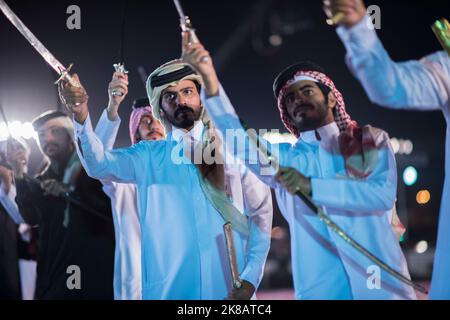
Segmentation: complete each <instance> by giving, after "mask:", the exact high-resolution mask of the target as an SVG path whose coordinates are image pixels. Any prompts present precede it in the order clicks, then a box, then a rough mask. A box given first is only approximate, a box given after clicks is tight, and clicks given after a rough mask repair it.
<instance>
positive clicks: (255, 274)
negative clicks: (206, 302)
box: [241, 166, 273, 288]
mask: <svg viewBox="0 0 450 320" xmlns="http://www.w3.org/2000/svg"><path fill="white" fill-rule="evenodd" d="M241 183H242V193H243V198H244V209H245V213H246V214H247V216H248V222H249V228H250V236H249V243H248V250H247V255H246V265H245V267H244V270H243V271H242V273H241V279H243V280H246V281H248V282H250V283H251V284H253V286H254V287H255V288H258V286H259V283H260V282H261V279H262V276H263V273H264V266H265V262H266V259H267V255H268V253H269V249H270V233H271V230H272V217H273V206H272V195H271V193H270V188H269V187H268V186H266V185H265V184H263V183H262V182H261V181H260V180H259V179H258V178H257V177H256V176H255V175H254V174H253V173H252V172H251V171H249V170H247V169H246V168H245V167H243V166H242V167H241Z"/></svg>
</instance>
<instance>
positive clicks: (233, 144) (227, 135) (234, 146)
mask: <svg viewBox="0 0 450 320" xmlns="http://www.w3.org/2000/svg"><path fill="white" fill-rule="evenodd" d="M201 96H202V101H203V102H204V103H205V107H206V109H207V111H208V115H209V116H210V117H211V119H212V120H213V122H214V124H215V126H216V128H217V129H218V130H219V131H220V133H221V134H222V137H223V139H224V142H225V147H226V149H227V156H228V155H231V156H232V157H234V158H236V159H238V160H240V161H242V162H243V163H244V164H245V166H246V167H247V168H249V169H250V170H251V171H252V172H253V173H254V174H255V175H256V176H257V177H258V178H259V179H260V180H261V181H263V182H264V183H265V184H267V185H269V186H270V187H272V188H278V187H279V183H278V182H276V181H275V179H274V175H275V174H276V169H277V168H275V169H274V168H272V167H270V165H269V164H268V163H267V161H264V160H262V159H261V158H260V157H259V156H257V155H258V151H257V148H256V146H255V144H254V143H253V142H250V138H249V136H248V134H247V132H246V130H245V129H244V128H243V126H242V124H241V122H240V120H239V117H238V116H237V114H236V111H235V110H234V108H233V105H232V104H231V102H230V100H229V99H228V96H227V95H226V93H225V91H224V89H223V88H222V86H220V89H219V94H218V95H217V96H214V97H206V94H205V91H204V89H202V92H201ZM259 143H260V144H263V145H264V146H265V148H266V149H267V150H268V152H269V153H270V154H271V156H273V158H276V159H277V160H278V164H279V165H280V166H283V163H284V159H285V158H286V159H287V158H288V157H289V155H287V154H284V150H285V149H284V148H282V147H281V146H282V145H281V144H271V143H270V142H269V141H267V140H265V139H263V138H262V137H259ZM228 160H229V159H228V158H226V161H228ZM266 160H267V159H266ZM299 164H300V168H298V169H299V170H302V169H303V165H305V164H306V157H305V156H304V155H302V154H299Z"/></svg>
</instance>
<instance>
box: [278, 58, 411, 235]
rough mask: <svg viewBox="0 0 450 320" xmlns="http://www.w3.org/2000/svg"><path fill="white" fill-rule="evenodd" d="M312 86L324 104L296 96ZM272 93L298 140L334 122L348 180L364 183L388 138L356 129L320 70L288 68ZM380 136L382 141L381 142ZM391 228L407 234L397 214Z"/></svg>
mask: <svg viewBox="0 0 450 320" xmlns="http://www.w3.org/2000/svg"><path fill="white" fill-rule="evenodd" d="M314 86H317V88H316V89H319V90H320V91H321V92H322V94H323V97H324V103H317V101H314V98H313V96H314V94H311V95H310V96H308V94H303V93H296V92H295V91H302V90H303V89H306V90H311V89H310V88H311V87H312V88H314ZM299 89H300V90H299ZM273 90H274V94H275V97H276V99H277V102H278V109H279V111H280V116H281V120H282V122H283V124H284V125H285V127H286V128H287V129H288V130H289V132H291V133H292V134H293V135H294V136H296V137H297V138H299V137H300V135H301V132H305V131H310V130H316V129H318V128H320V127H323V126H325V125H327V124H329V123H331V122H336V125H337V126H338V128H339V131H340V135H339V138H338V141H339V149H340V150H339V151H340V153H341V154H342V156H343V157H344V162H345V168H346V171H347V174H348V176H349V177H351V178H355V179H365V178H367V177H368V176H369V175H370V174H371V173H372V171H373V170H374V168H375V167H376V165H377V162H378V150H379V149H381V148H388V144H389V142H388V141H387V138H388V136H387V134H386V133H384V132H383V131H382V130H380V129H377V128H373V127H371V126H364V127H362V128H359V127H358V126H357V123H356V122H355V121H353V120H352V119H351V118H350V116H349V115H348V113H347V111H346V109H345V101H344V98H343V96H342V94H341V92H340V91H339V90H338V89H337V88H336V86H335V84H334V82H333V81H332V80H331V79H330V78H329V77H328V76H327V75H326V74H325V71H324V70H323V69H322V68H321V67H319V66H317V65H315V64H314V63H311V62H300V63H296V64H294V65H291V66H289V67H288V68H286V69H285V70H283V71H282V72H281V73H280V74H279V75H278V76H277V78H276V79H275V81H274V85H273ZM311 92H312V91H311ZM316 134H317V131H316ZM383 135H384V136H385V138H384V139H380V137H382V136H383ZM319 138H320V137H319ZM376 141H378V142H376ZM379 141H382V143H380V142H379ZM280 178H282V175H280ZM305 184H308V183H307V182H305ZM292 187H294V186H292ZM307 191H309V190H307ZM392 227H393V230H394V232H395V233H396V235H397V237H400V236H401V235H402V234H403V233H404V232H405V230H406V229H405V227H404V226H403V224H402V223H401V222H400V220H399V219H398V217H397V215H396V213H394V214H393V218H392Z"/></svg>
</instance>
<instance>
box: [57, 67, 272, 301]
mask: <svg viewBox="0 0 450 320" xmlns="http://www.w3.org/2000/svg"><path fill="white" fill-rule="evenodd" d="M148 83H149V86H150V87H151V88H149V90H148V93H149V99H150V101H151V103H152V106H153V107H155V105H154V103H153V100H152V98H153V99H154V100H155V99H156V101H160V100H163V101H164V102H163V103H161V105H159V104H158V103H156V104H157V105H158V108H159V107H161V110H164V111H161V113H160V112H155V111H154V112H153V114H154V115H155V116H156V115H159V117H162V119H163V123H164V124H165V126H166V130H167V128H168V127H169V126H170V129H171V130H170V131H169V133H168V135H167V139H166V140H164V141H142V142H140V143H138V144H136V145H134V146H132V147H130V148H126V149H118V150H110V151H108V150H105V149H104V147H103V145H102V143H101V142H100V141H99V139H98V138H97V137H96V136H95V134H94V132H93V129H92V125H91V122H90V118H89V116H88V109H87V98H86V95H85V91H84V89H83V88H81V89H77V88H73V87H70V85H66V88H65V89H64V90H66V102H67V101H69V102H68V105H69V107H70V108H71V109H72V110H73V111H74V117H75V120H76V121H75V126H76V133H77V136H78V139H79V146H80V151H81V152H82V154H83V157H84V161H85V165H86V171H87V172H88V173H89V174H90V175H91V176H92V177H95V178H98V179H102V180H112V181H118V182H126V183H135V184H136V185H137V190H138V192H137V195H138V212H139V215H140V224H141V232H142V298H143V299H224V298H226V297H227V296H228V297H230V298H236V299H249V298H251V297H252V296H253V295H254V292H255V289H256V288H257V287H258V284H259V282H260V280H261V277H262V272H263V268H264V263H265V259H266V256H267V253H268V249H269V243H270V229H271V222H272V204H271V197H270V190H269V189H268V188H267V187H265V186H264V185H263V184H261V183H259V182H258V180H257V179H256V177H254V176H252V174H251V173H250V172H248V171H246V170H245V167H243V166H240V172H239V174H240V175H242V184H241V187H240V188H241V190H229V188H227V187H226V186H227V185H228V186H235V185H236V184H235V183H233V182H232V181H231V183H227V182H226V181H227V180H233V179H236V178H239V176H233V175H230V174H229V169H232V168H231V167H228V166H224V180H225V192H226V195H228V196H229V197H230V198H231V199H232V200H230V199H222V200H223V201H222V202H221V203H222V205H223V206H225V207H226V208H229V205H230V204H232V205H234V206H235V210H234V211H233V210H230V211H226V210H223V212H222V209H223V206H217V203H215V202H212V201H210V199H211V198H209V195H208V194H206V193H205V181H204V180H203V179H202V175H201V173H200V170H199V169H198V168H197V166H196V165H197V163H195V162H194V161H192V160H190V159H188V158H186V157H185V156H184V154H187V153H189V152H188V151H189V150H188V149H189V147H190V146H191V144H193V145H194V146H198V145H199V144H203V143H208V142H212V141H213V140H214V139H208V140H205V139H204V136H205V131H206V128H205V124H204V122H203V121H202V120H201V119H200V116H199V115H200V114H204V113H203V111H202V110H203V107H202V105H201V101H200V99H199V91H198V88H199V87H200V86H201V82H200V81H199V77H198V76H197V75H196V74H195V73H194V72H193V70H192V69H190V68H189V67H188V66H187V65H186V64H184V63H181V62H179V61H173V62H170V63H168V64H165V65H163V66H161V67H160V68H158V69H157V70H155V72H153V73H152V75H150V77H149V81H148ZM78 90H81V91H78ZM63 95H64V93H63ZM80 97H81V98H80ZM76 103H80V104H79V105H78V106H77V105H76ZM164 112H165V113H164ZM163 116H164V117H163ZM171 123H172V124H171ZM175 123H176V124H177V125H178V126H177V125H176V124H175ZM194 163H195V164H194ZM237 185H238V186H239V183H238V184H237ZM239 191H241V193H240V194H239ZM235 194H237V195H238V197H236V198H235V197H234V196H235ZM216 195H217V194H215V196H216ZM225 197H226V196H225ZM227 212H228V213H229V212H234V213H236V212H239V215H236V214H227ZM229 220H231V222H232V224H233V225H234V226H235V227H236V228H235V230H234V231H233V235H234V242H235V247H236V248H235V252H236V256H237V261H238V268H239V273H240V277H241V279H242V280H243V281H242V287H241V288H240V289H232V288H231V284H232V283H231V275H230V270H229V266H228V261H227V254H226V248H225V241H224V236H223V224H224V223H225V221H229Z"/></svg>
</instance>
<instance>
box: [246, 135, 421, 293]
mask: <svg viewBox="0 0 450 320" xmlns="http://www.w3.org/2000/svg"><path fill="white" fill-rule="evenodd" d="M247 135H248V136H249V138H250V142H251V143H252V144H253V145H254V146H255V148H256V150H258V151H259V154H260V156H261V157H262V158H265V160H266V161H267V162H266V163H268V164H269V165H270V166H271V167H272V168H273V169H274V170H275V171H278V167H279V166H278V160H277V159H276V158H275V157H274V156H273V155H271V153H270V151H269V150H267V148H266V147H265V145H264V143H258V141H259V137H258V136H257V135H256V133H254V132H253V130H247ZM295 195H296V196H297V197H299V198H300V199H302V200H303V202H304V203H305V205H306V206H307V207H308V208H309V209H311V210H312V211H313V212H314V213H315V214H316V215H317V216H318V218H319V219H320V221H322V222H323V223H325V224H326V225H327V226H328V227H329V228H330V229H331V230H332V231H333V232H334V233H336V234H337V235H338V236H339V237H341V238H342V239H343V240H344V241H345V242H347V243H348V244H349V245H351V246H352V247H353V248H354V249H356V250H357V251H358V252H359V253H361V254H362V255H364V256H365V257H366V258H368V259H369V260H370V261H372V262H373V263H375V264H376V265H378V266H379V267H381V268H382V269H383V270H385V271H386V272H388V273H389V274H390V275H392V276H393V277H394V278H396V279H397V280H399V281H401V282H403V283H405V284H407V285H408V286H411V287H413V288H414V289H416V290H417V291H419V292H422V293H424V294H428V291H427V289H425V288H424V287H422V286H421V285H419V284H417V283H414V282H413V281H411V280H410V279H408V278H407V277H405V276H404V275H402V274H401V273H400V272H398V271H396V270H394V269H393V268H391V267H390V266H388V265H387V264H386V263H385V262H384V261H382V260H381V259H379V258H378V257H377V256H375V255H374V254H373V253H371V252H370V251H369V250H367V249H366V248H365V247H364V246H362V245H361V244H360V243H359V242H357V241H356V240H355V239H353V238H352V237H351V236H350V235H349V234H348V233H347V232H345V231H344V229H342V228H341V227H340V226H339V225H337V224H336V223H335V222H334V221H333V220H332V219H331V217H330V216H329V215H327V214H326V213H325V212H324V211H323V210H322V208H321V207H319V206H318V205H316V204H315V203H314V201H313V200H312V199H311V197H309V196H308V195H306V194H305V193H303V192H301V191H298V192H296V193H295Z"/></svg>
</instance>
